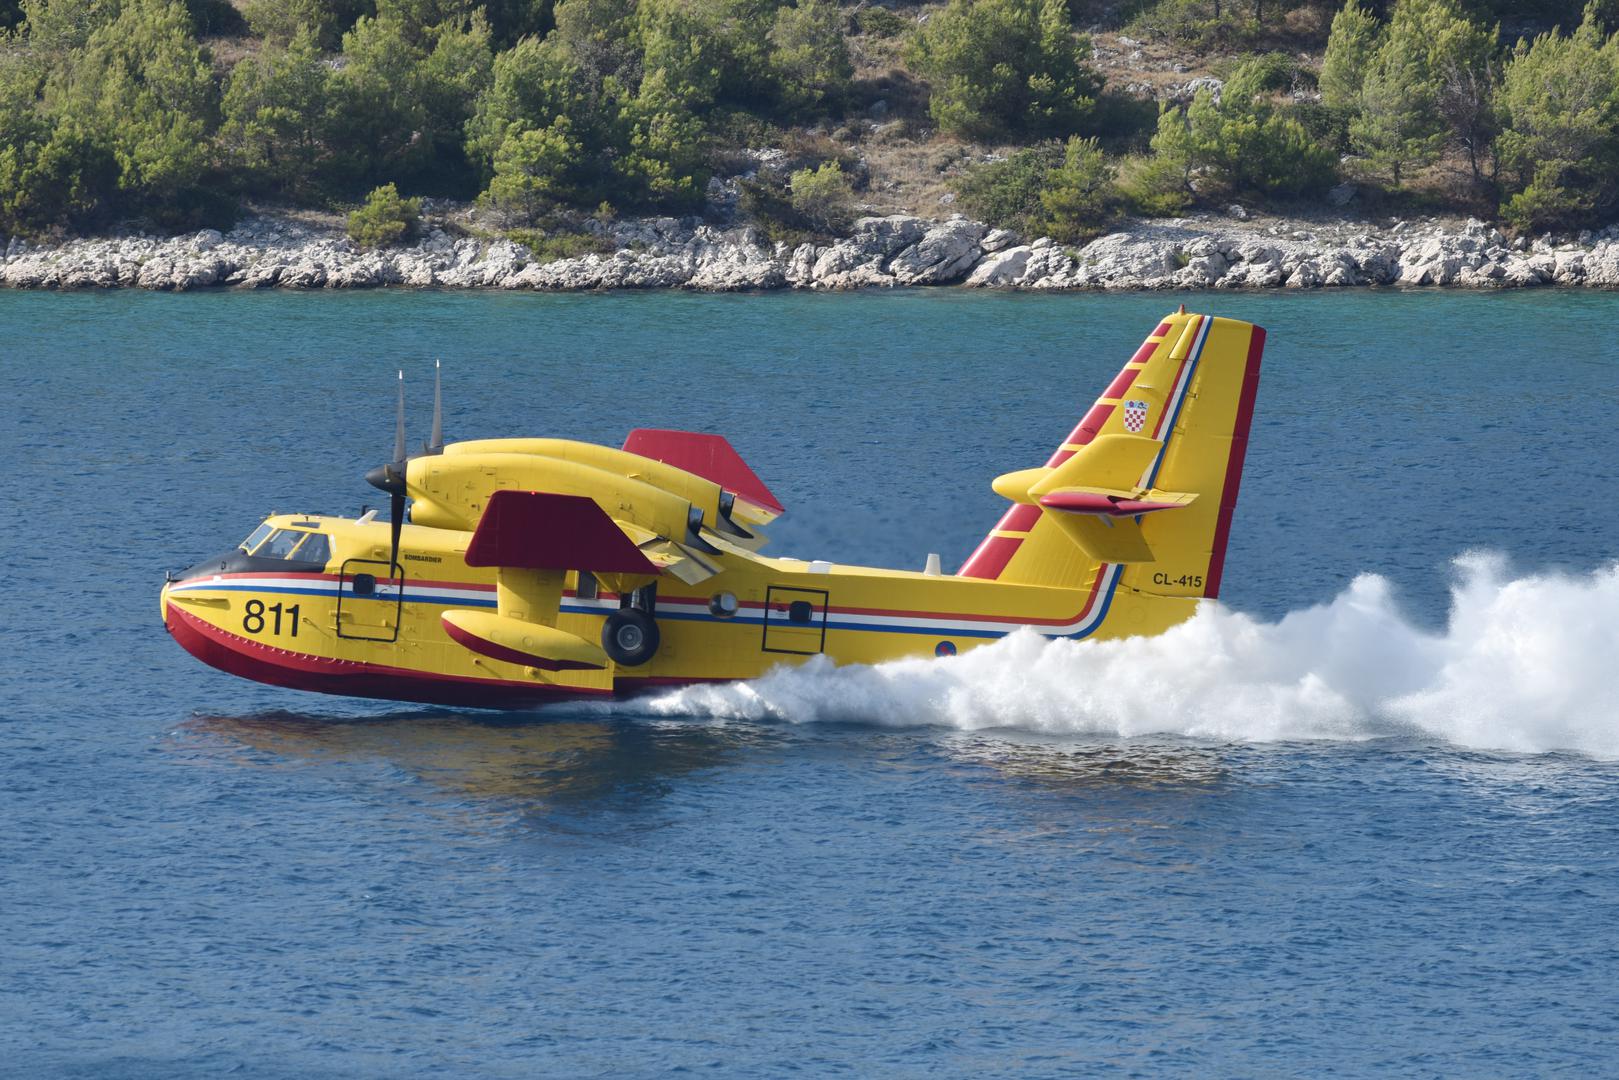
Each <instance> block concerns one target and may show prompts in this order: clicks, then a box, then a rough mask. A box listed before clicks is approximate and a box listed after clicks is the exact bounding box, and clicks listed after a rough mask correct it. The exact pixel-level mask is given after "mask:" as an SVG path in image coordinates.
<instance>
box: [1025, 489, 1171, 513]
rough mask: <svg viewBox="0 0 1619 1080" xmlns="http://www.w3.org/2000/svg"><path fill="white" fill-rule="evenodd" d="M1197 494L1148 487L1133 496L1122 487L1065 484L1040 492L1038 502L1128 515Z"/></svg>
mask: <svg viewBox="0 0 1619 1080" xmlns="http://www.w3.org/2000/svg"><path fill="white" fill-rule="evenodd" d="M1196 498H1197V496H1196V495H1190V494H1185V493H1182V492H1170V491H1149V492H1147V493H1146V494H1145V495H1143V496H1141V497H1140V498H1136V497H1135V496H1133V495H1132V494H1131V493H1129V492H1124V491H1098V490H1096V489H1094V488H1064V489H1062V490H1061V491H1053V492H1049V493H1048V494H1045V495H1042V496H1040V505H1041V506H1043V507H1045V508H1046V509H1047V510H1062V511H1064V512H1066V513H1070V514H1100V515H1101V516H1102V517H1115V518H1128V517H1136V516H1137V515H1140V514H1151V513H1155V512H1157V511H1159V510H1178V509H1179V508H1181V507H1183V506H1185V505H1187V504H1188V503H1190V502H1191V501H1192V500H1194V499H1196Z"/></svg>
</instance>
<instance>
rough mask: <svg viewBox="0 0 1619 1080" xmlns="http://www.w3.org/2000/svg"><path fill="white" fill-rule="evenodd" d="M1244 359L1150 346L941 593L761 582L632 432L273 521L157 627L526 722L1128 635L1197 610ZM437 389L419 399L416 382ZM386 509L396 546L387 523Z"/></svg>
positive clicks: (696, 483)
mask: <svg viewBox="0 0 1619 1080" xmlns="http://www.w3.org/2000/svg"><path fill="white" fill-rule="evenodd" d="M1264 343H1265V332H1264V331H1263V330H1262V329H1260V328H1258V327H1256V326H1253V325H1251V324H1249V323H1245V322H1238V321H1235V320H1231V319H1223V318H1214V317H1211V316H1207V315H1196V314H1188V313H1187V312H1185V310H1184V309H1182V310H1181V311H1179V312H1176V313H1175V314H1173V315H1170V316H1168V317H1166V318H1165V319H1163V320H1162V321H1161V322H1160V323H1159V324H1158V325H1157V327H1156V328H1155V329H1154V330H1153V331H1152V333H1151V334H1150V335H1148V337H1147V339H1146V341H1145V342H1144V343H1143V344H1142V345H1141V347H1140V348H1139V349H1138V350H1137V351H1136V353H1135V355H1133V356H1131V357H1130V359H1129V360H1128V361H1127V362H1126V363H1125V364H1124V366H1123V368H1122V369H1121V370H1120V371H1119V373H1118V375H1117V376H1116V377H1115V378H1114V379H1113V380H1112V381H1111V382H1110V383H1109V384H1108V385H1107V387H1106V389H1104V390H1103V391H1102V394H1101V396H1100V397H1099V398H1097V400H1096V403H1095V404H1094V405H1093V406H1091V408H1090V409H1089V410H1088V411H1087V412H1086V413H1085V414H1084V416H1083V417H1082V418H1081V419H1080V421H1079V423H1078V424H1077V425H1076V426H1075V427H1074V429H1073V431H1071V432H1070V433H1069V434H1068V436H1067V437H1066V438H1065V439H1063V440H1062V442H1061V443H1060V444H1058V446H1057V447H1056V449H1055V450H1054V451H1053V452H1052V454H1051V456H1050V457H1049V458H1048V459H1047V460H1046V462H1045V463H1044V464H1042V465H1037V466H1035V467H1033V468H1026V469H1021V470H1018V471H1016V472H1009V473H1006V474H1005V475H1003V476H1000V477H997V478H996V479H995V481H994V485H993V486H994V489H995V491H996V492H997V493H999V494H1000V495H1002V496H1003V497H1005V498H1006V500H1007V501H1008V502H1009V504H1010V505H1009V506H1008V507H1007V509H1006V511H1005V513H1004V514H1003V515H1002V516H1001V518H1000V520H999V521H998V522H997V523H996V524H995V527H994V528H992V529H991V530H990V531H989V534H988V535H987V536H985V537H984V540H983V542H982V543H980V544H979V545H978V547H977V549H976V550H975V551H974V552H973V553H972V555H971V556H970V557H969V558H968V559H967V561H966V563H965V564H963V565H962V566H961V568H960V569H959V570H957V571H956V572H955V573H954V574H945V573H942V572H941V569H940V567H939V566H938V564H937V559H936V558H935V557H930V558H929V560H928V565H927V567H926V569H923V570H921V571H905V570H885V569H875V568H871V567H864V566H846V565H843V564H840V563H834V562H823V561H820V560H804V559H792V558H772V557H770V556H768V555H764V554H761V548H762V546H763V545H764V543H765V536H764V529H765V528H766V527H767V526H769V524H770V523H771V521H773V520H774V519H775V518H776V517H777V516H778V515H780V514H781V513H782V512H783V508H782V506H781V504H780V503H779V502H777V501H776V498H775V497H774V496H773V495H772V494H771V493H770V489H769V488H768V487H766V486H765V484H764V483H763V482H762V481H761V480H760V479H759V477H758V476H756V475H755V474H754V472H753V470H752V469H750V468H749V467H748V466H747V464H746V463H745V462H744V461H743V460H742V458H741V457H739V456H738V454H737V453H736V451H735V450H734V449H732V447H731V445H730V444H729V443H728V442H726V440H725V439H723V438H721V437H720V436H718V435H708V434H696V433H692V432H683V431H663V430H647V429H640V430H636V431H633V432H631V433H630V435H629V438H628V439H627V440H626V441H625V443H624V445H623V447H622V448H621V449H613V448H611V447H606V446H596V445H592V444H588V443H582V442H573V441H569V440H565V439H480V440H474V441H468V442H454V443H449V444H447V445H446V444H445V443H444V441H443V435H442V430H443V425H442V417H443V408H442V398H441V396H440V393H439V389H438V387H437V385H436V384H435V388H434V406H433V433H432V439H431V441H430V442H429V443H428V445H427V446H426V448H425V449H424V451H423V452H421V453H418V454H415V455H412V456H407V455H406V452H405V425H404V388H403V383H402V382H401V385H400V390H399V406H398V408H399V414H398V420H397V422H396V427H395V439H394V456H393V460H392V461H391V462H389V463H388V464H386V465H382V466H380V467H378V468H376V469H374V470H372V471H371V472H370V473H369V474H367V477H366V479H367V480H368V481H369V482H370V483H371V484H372V485H374V486H375V487H378V488H380V489H382V490H383V491H386V492H387V493H388V495H389V496H390V498H389V515H388V519H387V520H386V521H381V520H377V514H376V512H375V511H372V512H368V513H365V514H362V515H361V516H360V517H359V518H358V519H349V518H340V517H329V516H320V515H305V514H277V515H272V516H271V517H269V518H267V519H265V521H264V522H263V523H262V524H260V525H259V526H258V528H256V529H254V530H253V533H252V535H250V536H249V537H248V538H247V539H246V540H244V541H243V542H242V543H241V544H240V545H239V546H238V547H237V548H236V549H234V550H232V551H231V552H229V553H228V554H226V555H223V556H217V557H215V558H212V559H207V560H204V561H203V562H201V563H198V564H197V565H195V566H193V567H191V568H190V569H189V570H187V571H185V572H183V573H181V574H179V575H170V580H169V581H168V582H167V583H166V584H165V585H164V587H163V593H162V609H163V622H164V625H165V626H166V627H167V628H168V631H169V633H170V634H172V635H173V636H174V639H175V640H176V641H178V642H179V643H180V645H181V646H182V647H184V648H185V649H186V651H188V652H190V653H191V654H192V655H193V656H195V657H197V658H198V659H199V660H202V661H203V662H204V663H207V664H211V665H213V666H214V667H216V668H219V669H221V670H224V671H227V672H230V673H232V674H234V675H240V676H243V677H245V678H249V679H256V680H258V681H260V682H265V683H271V684H274V685H276V686H286V687H294V688H297V689H303V690H316V691H321V692H324V693H330V694H349V695H356V696H362V697H374V698H388V699H394V700H402V701H420V702H429V703H435V704H445V705H468V706H486V707H495V708H526V707H532V706H535V705H540V704H544V703H547V702H553V701H558V700H561V699H566V698H575V697H582V696H609V695H624V694H634V693H640V692H645V691H647V690H649V689H655V688H659V687H668V686H677V685H684V684H689V683H697V682H710V681H725V680H734V679H746V678H751V677H755V676H758V675H761V674H763V673H764V672H765V671H767V670H769V669H770V668H773V667H775V666H777V665H782V664H796V663H802V662H804V661H805V660H807V659H809V658H811V657H815V656H822V655H824V656H827V657H829V658H830V659H832V660H833V661H835V662H837V663H844V664H846V663H874V662H878V661H884V660H892V659H895V658H897V657H906V656H916V655H934V656H952V655H954V654H956V653H957V652H959V651H961V650H964V649H969V648H973V647H976V646H978V645H982V644H985V643H987V642H991V641H994V640H996V639H998V638H1001V637H1003V636H1005V635H1006V634H1009V633H1011V632H1012V631H1014V630H1016V629H1019V628H1021V627H1028V628H1030V629H1032V630H1034V631H1035V632H1036V633H1040V634H1044V635H1047V636H1051V637H1067V638H1117V637H1129V636H1137V635H1146V634H1155V633H1159V632H1162V631H1163V630H1165V629H1167V628H1168V627H1170V626H1172V625H1174V624H1176V623H1178V622H1181V621H1182V620H1184V619H1186V618H1188V617H1190V615H1191V614H1192V612H1193V610H1194V608H1195V607H1196V604H1197V602H1198V600H1199V599H1201V598H1203V597H1214V596H1217V595H1218V594H1219V591H1220V576H1221V567H1222V565H1223V563H1224V559H1225V550H1226V540H1227V537H1228V535H1229V532H1230V527H1231V515H1232V511H1233V509H1234V508H1235V506H1236V501H1237V488H1238V485H1239V483H1240V481H1241V479H1242V464H1243V456H1244V452H1245V450H1246V447H1247V439H1248V429H1249V424H1250V421H1251V419H1252V417H1253V408H1254V395H1255V392H1256V390H1257V389H1258V383H1259V366H1260V355H1261V353H1262V351H1263V349H1264ZM435 383H436V380H435ZM407 502H408V504H409V522H408V524H407V522H406V510H407Z"/></svg>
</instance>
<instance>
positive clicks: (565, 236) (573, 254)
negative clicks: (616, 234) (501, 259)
mask: <svg viewBox="0 0 1619 1080" xmlns="http://www.w3.org/2000/svg"><path fill="white" fill-rule="evenodd" d="M506 237H507V239H510V240H515V241H516V242H517V243H519V244H522V245H523V246H524V247H526V248H528V250H529V252H530V253H531V254H532V255H533V257H534V261H535V262H537V263H549V262H556V261H557V260H558V259H576V258H578V257H579V256H581V255H608V254H611V253H612V252H614V251H616V250H617V249H618V245H617V244H615V243H614V242H613V241H612V240H611V239H610V238H608V237H605V236H597V235H595V234H594V233H580V232H547V231H545V230H544V229H513V230H511V231H510V232H508V233H507V234H506Z"/></svg>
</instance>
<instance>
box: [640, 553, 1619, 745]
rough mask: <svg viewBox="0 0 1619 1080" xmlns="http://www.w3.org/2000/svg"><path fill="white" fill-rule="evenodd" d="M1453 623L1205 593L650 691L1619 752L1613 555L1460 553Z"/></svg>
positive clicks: (1018, 722) (935, 716) (987, 721)
mask: <svg viewBox="0 0 1619 1080" xmlns="http://www.w3.org/2000/svg"><path fill="white" fill-rule="evenodd" d="M1456 568H1457V571H1458V573H1457V580H1456V583H1455V585H1454V586H1453V587H1452V590H1451V612H1450V618H1449V623H1448V625H1447V627H1446V629H1445V630H1444V631H1443V632H1442V633H1433V632H1428V631H1424V630H1422V629H1420V628H1418V627H1416V626H1414V625H1413V624H1412V623H1411V622H1410V621H1408V620H1407V619H1406V618H1405V617H1404V616H1403V615H1402V614H1401V612H1400V611H1399V609H1398V606H1397V605H1396V603H1395V601H1394V596H1393V591H1392V589H1391V587H1390V585H1389V583H1388V581H1387V580H1386V579H1384V578H1382V577H1380V576H1378V575H1376V574H1363V575H1361V576H1360V577H1358V578H1356V579H1355V580H1354V581H1353V582H1352V583H1351V584H1350V585H1349V586H1348V587H1347V588H1346V589H1345V590H1344V591H1343V592H1342V593H1341V594H1340V595H1339V596H1337V597H1336V598H1335V599H1334V600H1333V601H1332V602H1331V603H1328V604H1324V605H1321V606H1317V607H1312V608H1308V609H1304V610H1300V611H1295V612H1292V613H1290V614H1288V615H1286V616H1285V617H1283V618H1282V619H1281V620H1280V621H1278V622H1262V621H1259V620H1258V619H1255V618H1253V617H1252V616H1249V615H1244V614H1242V613H1240V612H1235V611H1232V610H1230V609H1228V608H1226V607H1223V606H1222V605H1220V604H1218V603H1214V602H1209V603H1205V604H1203V605H1201V606H1200V607H1199V610H1198V612H1197V614H1196V615H1195V616H1194V617H1193V618H1192V619H1191V620H1189V621H1188V622H1186V623H1183V624H1182V625H1180V626H1177V627H1175V628H1173V629H1171V630H1170V631H1168V632H1167V633H1165V634H1162V635H1160V636H1157V637H1151V638H1130V639H1126V640H1122V641H1099V642H1084V641H1067V640H1056V639H1048V638H1043V637H1041V636H1039V635H1037V634H1035V633H1034V632H1032V631H1027V630H1020V631H1018V632H1017V633H1015V634H1012V635H1011V636H1009V637H1007V638H1005V639H1003V640H1001V641H998V642H995V643H994V644H991V645H987V646H984V647H982V648H978V649H974V650H972V651H970V652H966V653H963V654H962V655H960V656H955V657H946V658H940V659H911V660H897V661H893V662H890V663H884V664H877V665H852V666H848V667H834V666H833V665H832V664H831V663H830V662H828V661H827V660H825V658H821V657H817V658H816V659H815V660H814V661H812V662H810V663H807V664H805V665H803V666H801V667H797V668H782V669H778V670H776V671H773V672H771V673H769V674H767V675H765V676H764V677H762V678H759V679H755V680H752V681H750V682H742V683H724V684H716V685H708V686H695V687H688V688H686V689H683V690H679V691H675V692H672V693H670V694H667V695H664V696H662V697H658V698H654V699H652V700H650V701H648V702H646V703H644V707H645V708H646V709H647V710H648V711H650V712H651V713H652V714H653V715H657V716H679V717H705V718H720V719H741V720H762V721H777V722H788V723H796V724H808V723H817V722H856V723H867V724H882V725H893V726H902V727H903V726H944V727H952V728H958V729H961V730H981V729H986V728H1021V729H1025V730H1031V731H1038V732H1051V733H1070V734H1095V735H1106V736H1123V737H1130V736H1138V735H1181V736H1188V737H1193V738H1207V739H1217V740H1226V741H1254V742H1272V741H1285V740H1297V739H1336V740H1359V739H1368V738H1376V737H1379V736H1387V735H1411V734H1419V735H1425V736H1429V737H1433V738H1435V739H1439V740H1443V741H1445V742H1448V743H1451V744H1454V745H1457V746H1463V747H1472V748H1478V749H1491V750H1508V751H1521V752H1529V753H1539V752H1545V751H1552V750H1570V751H1575V752H1579V753H1584V754H1589V755H1592V756H1597V757H1608V758H1612V757H1619V563H1616V564H1614V565H1612V566H1608V567H1604V568H1602V569H1599V570H1596V571H1593V572H1591V573H1589V574H1586V575H1565V574H1556V573H1544V574H1535V575H1530V576H1524V577H1518V578H1515V579H1508V577H1507V574H1506V564H1505V561H1504V560H1503V559H1500V558H1498V557H1494V556H1487V555H1465V556H1462V557H1461V558H1459V559H1457V560H1456Z"/></svg>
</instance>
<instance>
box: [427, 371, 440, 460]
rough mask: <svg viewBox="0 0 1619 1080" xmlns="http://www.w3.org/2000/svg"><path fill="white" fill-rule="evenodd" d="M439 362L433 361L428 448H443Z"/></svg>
mask: <svg viewBox="0 0 1619 1080" xmlns="http://www.w3.org/2000/svg"><path fill="white" fill-rule="evenodd" d="M439 383H440V380H439V362H438V361H437V360H434V361H433V441H432V442H430V443H428V444H427V448H428V449H429V450H442V449H444V396H443V394H442V393H441V387H440V385H439Z"/></svg>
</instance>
